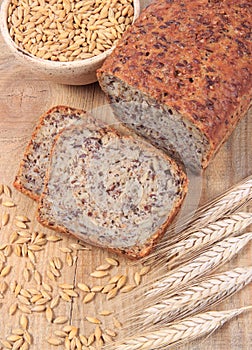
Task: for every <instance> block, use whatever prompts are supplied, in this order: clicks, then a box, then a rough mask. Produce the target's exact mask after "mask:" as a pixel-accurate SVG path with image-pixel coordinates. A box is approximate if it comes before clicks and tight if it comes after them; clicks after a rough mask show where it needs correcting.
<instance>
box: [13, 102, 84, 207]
mask: <svg viewBox="0 0 252 350" xmlns="http://www.w3.org/2000/svg"><path fill="white" fill-rule="evenodd" d="M84 119H85V120H86V121H87V119H88V116H87V113H86V112H85V111H83V110H78V109H75V108H70V107H66V106H56V107H53V108H51V109H50V110H49V111H47V112H46V113H45V114H43V115H42V116H41V117H40V120H39V122H38V125H37V127H36V128H35V130H34V132H33V134H32V138H31V141H30V142H29V143H28V145H27V147H26V151H25V154H24V157H23V159H22V161H21V164H20V168H19V171H18V174H17V176H16V178H15V181H14V186H15V187H16V188H17V189H18V190H19V191H21V192H23V193H25V194H26V195H28V196H29V197H31V198H33V199H35V200H37V201H38V199H39V197H40V195H41V192H42V189H43V187H44V178H45V173H46V170H47V168H48V165H49V156H50V152H51V148H52V145H53V142H54V139H55V136H56V135H57V134H58V133H59V132H60V131H62V130H63V129H64V128H65V127H68V126H70V125H73V124H75V125H77V124H80V123H83V120H84Z"/></svg>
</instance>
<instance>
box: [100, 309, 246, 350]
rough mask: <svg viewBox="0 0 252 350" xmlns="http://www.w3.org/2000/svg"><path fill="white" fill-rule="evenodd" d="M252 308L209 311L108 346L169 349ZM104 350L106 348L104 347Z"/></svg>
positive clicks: (115, 348) (114, 348)
mask: <svg viewBox="0 0 252 350" xmlns="http://www.w3.org/2000/svg"><path fill="white" fill-rule="evenodd" d="M251 308H252V307H244V308H240V309H233V310H228V311H219V312H218V311H209V312H205V313H201V314H198V315H195V316H192V317H188V318H185V319H182V320H181V321H179V322H174V323H170V324H168V325H167V326H166V327H162V328H159V329H155V328H154V329H153V330H151V331H149V332H146V333H143V334H140V335H137V336H134V337H132V338H128V339H124V340H123V341H121V342H115V343H114V344H110V345H109V347H107V348H109V349H110V350H138V349H141V350H145V349H146V350H149V349H153V350H154V349H169V348H170V347H172V346H177V345H180V344H183V343H187V342H189V341H193V340H195V339H197V338H200V337H204V336H206V335H208V334H210V333H212V332H214V331H216V330H217V329H218V328H219V327H221V326H222V325H223V324H224V323H226V322H228V321H230V320H231V319H233V318H234V317H236V316H238V315H240V314H241V313H243V312H245V311H248V310H251ZM105 349H106V347H105Z"/></svg>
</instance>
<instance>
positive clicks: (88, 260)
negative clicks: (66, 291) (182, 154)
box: [0, 38, 252, 350]
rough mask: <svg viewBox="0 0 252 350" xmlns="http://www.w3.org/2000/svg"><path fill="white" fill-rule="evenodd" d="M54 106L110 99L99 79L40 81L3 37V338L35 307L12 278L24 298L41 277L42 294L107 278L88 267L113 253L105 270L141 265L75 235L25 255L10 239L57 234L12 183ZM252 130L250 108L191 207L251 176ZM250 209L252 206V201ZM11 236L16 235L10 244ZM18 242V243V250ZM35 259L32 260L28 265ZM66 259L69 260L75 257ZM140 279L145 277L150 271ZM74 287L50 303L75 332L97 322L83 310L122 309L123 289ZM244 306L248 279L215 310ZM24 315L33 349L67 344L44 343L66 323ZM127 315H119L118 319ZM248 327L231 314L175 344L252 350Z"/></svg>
mask: <svg viewBox="0 0 252 350" xmlns="http://www.w3.org/2000/svg"><path fill="white" fill-rule="evenodd" d="M57 104H64V105H69V106H72V107H76V108H83V109H86V110H92V109H94V108H97V107H100V106H104V105H106V104H107V102H106V99H105V96H104V94H103V93H102V91H101V89H100V88H99V85H98V84H97V83H95V84H91V85H88V86H79V87H74V86H63V85H57V84H53V83H50V82H47V81H44V80H38V79H37V78H36V77H35V76H33V75H31V74H30V73H29V72H28V71H26V70H24V69H23V67H22V66H20V65H19V64H18V63H17V62H16V61H15V60H14V58H13V57H12V56H9V55H8V54H6V50H5V46H4V44H3V42H2V39H1V38H0V183H2V184H6V185H8V186H9V188H10V189H11V192H12V193H11V197H12V199H11V200H12V201H13V202H14V203H15V207H13V208H6V207H4V206H3V202H4V201H6V200H9V199H8V195H7V193H6V194H4V195H2V196H1V197H0V217H2V216H3V214H4V213H8V214H9V215H10V218H9V222H8V224H6V225H5V226H3V227H1V229H0V245H2V244H5V243H6V244H7V248H5V249H2V252H4V254H6V255H7V256H6V257H5V260H6V262H5V264H7V265H9V266H11V271H10V272H9V273H8V274H7V275H6V276H5V277H3V276H2V277H0V283H2V288H3V289H4V287H3V286H4V284H3V283H4V282H6V290H4V291H3V293H2V298H1V299H0V315H1V316H0V317H1V321H0V339H2V340H4V339H6V338H7V337H8V336H9V335H10V334H11V332H12V330H13V329H14V328H20V326H19V322H20V316H21V314H24V313H25V312H24V307H22V306H21V308H22V309H23V311H22V310H20V309H18V310H17V311H16V312H15V313H14V314H13V315H10V306H11V305H14V304H19V305H21V304H22V303H23V304H22V305H25V306H26V308H27V307H28V308H32V307H34V306H35V305H37V304H35V303H34V304H33V303H31V302H30V304H29V305H28V306H27V305H26V304H25V302H26V301H25V300H24V299H23V298H22V297H20V296H19V297H16V296H15V292H13V291H12V290H11V289H13V284H14V283H16V284H18V285H19V284H20V286H21V287H20V288H22V290H23V291H22V293H23V296H26V294H25V292H24V291H25V290H27V289H28V290H29V289H31V288H33V289H37V290H38V291H40V292H41V290H42V289H43V288H44V290H46V287H45V286H44V287H43V286H42V285H41V283H42V282H41V283H40V280H39V279H40V276H41V279H42V281H43V282H45V283H47V284H49V285H51V286H52V291H47V292H48V294H49V296H50V297H52V298H54V297H55V296H57V295H59V293H60V290H61V288H60V287H59V285H60V284H62V283H70V284H74V285H75V286H76V285H77V283H86V284H87V285H88V286H90V287H92V286H96V285H103V284H104V283H106V282H107V281H108V277H104V278H101V279H98V278H94V277H90V273H91V272H92V271H94V270H95V268H96V267H97V266H98V265H100V264H103V263H104V262H105V259H106V258H107V257H112V258H116V259H117V260H118V261H119V266H117V267H112V268H111V269H110V270H109V273H110V275H111V276H114V275H116V274H126V275H127V276H128V280H129V283H133V276H134V273H135V272H136V271H139V269H140V268H141V264H140V263H139V264H135V265H134V264H132V263H131V262H129V261H127V260H125V259H124V258H118V257H116V256H115V255H113V254H110V253H108V252H106V251H103V250H101V249H97V248H90V249H89V250H78V249H77V248H78V246H76V245H75V244H76V243H77V241H76V240H75V239H74V238H72V237H65V236H61V235H58V236H59V237H60V241H57V242H52V241H48V242H47V243H46V244H44V245H42V246H41V247H42V248H43V249H42V250H41V251H32V253H30V257H27V252H26V247H27V245H32V243H31V241H27V244H25V240H24V241H23V242H21V243H20V244H18V243H17V241H16V240H15V239H14V235H13V233H14V232H16V231H21V236H19V239H20V237H26V236H27V235H28V236H29V233H30V234H31V237H32V238H31V239H33V240H34V239H35V236H36V235H35V232H37V233H41V237H42V241H41V240H40V243H41V244H42V243H43V237H44V236H43V235H45V237H50V236H53V235H55V233H54V232H51V231H49V230H46V229H44V228H43V227H41V226H40V225H39V224H38V223H37V222H36V219H35V215H36V204H35V203H34V202H33V201H32V200H30V199H29V198H27V197H26V196H24V195H22V194H20V193H18V192H17V191H16V190H15V189H13V187H12V182H13V179H14V176H15V174H16V172H17V169H18V166H19V162H20V160H21V158H22V155H23V151H24V148H25V146H26V143H27V141H28V140H29V138H30V136H31V133H32V130H33V128H34V126H35V125H36V123H37V120H38V117H39V116H40V114H42V113H43V112H45V111H46V110H47V109H49V108H50V107H52V106H54V105H57ZM251 135H252V119H251V113H250V115H247V116H246V117H245V118H244V119H243V120H242V121H241V122H240V123H239V125H238V127H237V128H236V130H235V132H234V133H233V134H232V136H231V137H230V139H229V140H228V142H226V143H225V144H224V145H223V147H222V148H221V150H220V151H219V153H218V154H217V155H216V157H215V159H214V161H213V162H212V163H211V164H210V166H209V167H208V169H207V170H206V171H205V172H204V173H203V174H202V177H201V178H200V182H197V184H195V185H194V186H193V187H192V188H191V189H190V202H191V203H193V204H192V209H195V208H196V207H197V206H199V205H202V204H204V203H206V202H207V201H209V200H210V199H213V198H214V197H216V196H217V195H219V194H221V193H222V192H223V191H224V190H226V189H228V188H229V187H230V186H232V185H234V184H236V183H237V182H239V181H240V180H242V179H243V178H245V177H247V176H248V175H251V174H252V152H251V149H252V138H251ZM189 204H190V203H188V205H189ZM247 209H248V210H249V209H250V210H252V208H251V206H250V208H247ZM16 215H26V216H27V217H28V218H29V219H30V222H28V223H27V226H28V228H27V229H24V228H19V227H17V226H16V225H15V216H16ZM25 232H28V234H25ZM12 240H14V241H13V242H12ZM11 242H12V243H11ZM19 242H20V241H19ZM34 244H35V243H34ZM34 244H33V245H34ZM17 245H19V246H20V247H19V248H18V247H17ZM25 245H26V247H25ZM35 245H36V244H35ZM33 248H34V247H33ZM62 248H63V251H62ZM65 248H68V249H70V250H69V252H70V254H67V253H66V252H64V250H65ZM20 249H21V251H20ZM35 249H36V248H35ZM22 254H23V255H24V256H22ZM19 255H21V256H19ZM251 256H252V246H251V244H250V245H248V246H247V247H246V248H245V249H244V250H243V251H242V253H240V254H239V255H238V256H237V257H236V258H235V259H233V260H232V261H231V262H230V263H228V264H227V265H226V266H225V268H224V269H225V270H227V269H229V268H233V267H237V266H247V265H250V264H251ZM34 257H35V259H36V261H34V263H33V264H31V261H33V259H34ZM55 257H58V258H59V259H60V262H61V264H62V266H60V268H59V269H58V272H59V276H58V277H56V278H55V281H52V280H51V278H50V277H51V275H50V273H49V274H48V271H51V270H50V263H51V264H52V262H51V260H52V259H53V258H55ZM71 259H73V261H72V262H71ZM35 271H37V272H35ZM143 279H145V281H146V280H148V275H147V276H145V277H144V278H143ZM18 288H19V286H18V287H17V289H18ZM47 288H48V287H47ZM17 289H16V293H17V292H18V291H17ZM75 290H76V291H77V293H78V295H79V296H78V297H73V298H70V300H69V301H67V300H64V297H63V298H62V297H61V298H60V302H59V305H58V306H56V307H55V308H54V309H53V314H54V315H53V318H54V319H55V318H56V317H58V316H64V317H67V319H68V321H69V322H70V323H71V324H72V325H74V326H76V327H79V332H80V334H84V335H86V336H89V335H90V334H92V332H93V331H94V328H95V325H93V324H91V323H89V322H88V321H87V320H86V319H85V317H86V316H91V317H93V316H96V317H97V315H98V312H99V311H101V310H102V309H104V308H112V306H113V308H114V309H116V310H117V311H119V310H120V307H121V305H122V301H123V300H124V299H123V298H122V293H121V294H120V293H119V294H118V295H117V296H116V297H115V298H113V300H112V301H113V305H112V301H107V300H106V296H105V295H104V294H102V293H97V295H95V297H94V300H93V301H92V302H90V303H87V304H84V303H83V298H84V297H85V296H86V295H87V293H85V292H84V291H82V290H80V289H78V288H77V287H76V288H75ZM22 293H21V294H22ZM44 294H45V292H44ZM61 294H62V293H61ZM19 295H20V293H19ZM0 296H1V295H0ZM28 299H29V298H28ZM35 299H36V298H34V299H33V300H35ZM65 299H66V297H65ZM29 300H30V299H29ZM50 302H51V301H47V304H46V305H50ZM245 305H252V285H250V286H247V287H246V288H245V289H244V290H242V291H241V292H239V293H238V294H236V295H234V296H232V297H231V298H229V299H228V300H227V301H225V302H223V303H221V304H220V305H218V306H216V307H215V309H218V310H228V309H231V308H235V307H241V306H245ZM35 310H36V308H35ZM26 316H27V317H28V319H29V325H28V331H29V333H30V334H31V337H32V340H31V343H32V344H31V346H30V349H38V348H41V349H51V348H52V349H57V348H58V349H64V345H59V346H58V347H55V346H51V345H49V344H48V343H47V341H46V339H47V338H48V337H50V336H52V335H53V332H54V331H55V330H59V329H62V327H63V326H64V325H65V324H64V325H61V324H54V323H50V322H48V320H47V319H46V316H45V312H44V311H41V312H37V311H33V312H32V313H30V314H26ZM98 316H99V315H98ZM99 317H100V319H101V321H102V325H101V328H103V329H104V328H105V326H106V325H108V324H109V322H110V320H111V318H112V317H111V316H107V318H106V317H105V316H99ZM124 317H125V316H122V317H121V321H122V322H123V321H124ZM251 325H252V312H250V313H246V314H244V315H241V316H239V317H237V318H235V319H234V320H233V321H231V322H229V323H228V324H226V325H225V326H224V327H222V328H221V329H220V330H218V331H217V332H216V333H214V334H212V335H211V336H210V337H208V338H207V339H204V340H200V341H195V342H193V343H190V344H188V345H185V346H181V347H180V348H181V349H187V350H193V349H194V350H196V349H197V350H198V349H200V350H209V349H211V350H219V349H229V350H241V349H243V350H249V349H251V347H252V345H251V344H252V328H251ZM93 345H94V344H93ZM0 349H1V346H0Z"/></svg>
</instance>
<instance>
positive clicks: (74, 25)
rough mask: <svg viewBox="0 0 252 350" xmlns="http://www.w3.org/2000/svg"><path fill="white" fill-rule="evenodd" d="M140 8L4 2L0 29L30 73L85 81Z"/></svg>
mask: <svg viewBox="0 0 252 350" xmlns="http://www.w3.org/2000/svg"><path fill="white" fill-rule="evenodd" d="M139 12H140V6H139V0H84V1H76V0H23V1H16V0H3V1H2V4H1V11H0V28H1V32H2V36H3V38H4V41H5V44H6V48H7V49H9V51H10V53H12V54H14V55H15V57H16V58H17V60H18V61H19V62H20V63H21V64H22V65H23V66H24V68H26V67H27V69H29V70H30V71H31V72H32V74H34V76H37V77H39V78H41V79H47V80H50V81H54V82H56V83H60V84H69V85H86V84H90V83H93V82H95V81H96V80H97V77H96V70H97V69H98V68H99V67H100V66H101V65H102V63H103V61H104V60H105V58H106V57H107V56H108V55H110V53H111V52H112V50H113V48H114V47H115V45H116V43H117V41H118V40H119V39H120V38H121V36H122V35H123V33H124V32H125V31H126V30H127V28H128V27H129V26H130V25H131V24H132V23H133V22H134V20H135V19H136V18H137V17H138V15H139Z"/></svg>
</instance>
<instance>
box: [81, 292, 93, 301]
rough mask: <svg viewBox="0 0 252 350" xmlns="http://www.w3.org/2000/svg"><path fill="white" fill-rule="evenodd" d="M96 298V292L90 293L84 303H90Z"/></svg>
mask: <svg viewBox="0 0 252 350" xmlns="http://www.w3.org/2000/svg"><path fill="white" fill-rule="evenodd" d="M94 297H95V292H90V293H88V294H87V295H86V296H85V297H84V299H83V303H84V304H87V303H89V302H90V301H92V300H93V299H94Z"/></svg>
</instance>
